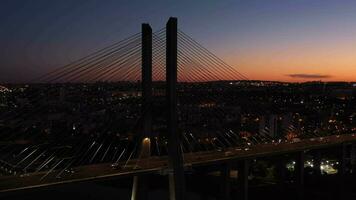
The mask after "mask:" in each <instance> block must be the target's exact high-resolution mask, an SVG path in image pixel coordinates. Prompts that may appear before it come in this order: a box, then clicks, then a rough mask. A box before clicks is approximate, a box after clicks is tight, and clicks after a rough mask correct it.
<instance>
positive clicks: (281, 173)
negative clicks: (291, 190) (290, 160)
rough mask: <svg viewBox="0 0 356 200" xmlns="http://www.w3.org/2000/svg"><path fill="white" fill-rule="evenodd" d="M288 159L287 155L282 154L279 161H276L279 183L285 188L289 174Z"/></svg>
mask: <svg viewBox="0 0 356 200" xmlns="http://www.w3.org/2000/svg"><path fill="white" fill-rule="evenodd" d="M286 165H287V160H286V158H285V157H283V156H281V157H278V160H277V163H276V173H277V176H278V185H279V187H280V188H282V189H283V188H284V186H285V182H286V176H287V168H286Z"/></svg>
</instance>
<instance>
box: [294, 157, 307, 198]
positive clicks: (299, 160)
mask: <svg viewBox="0 0 356 200" xmlns="http://www.w3.org/2000/svg"><path fill="white" fill-rule="evenodd" d="M304 161H305V152H304V151H300V152H298V153H297V156H296V163H295V169H294V171H295V178H296V187H297V190H298V195H299V199H304V192H305V191H304Z"/></svg>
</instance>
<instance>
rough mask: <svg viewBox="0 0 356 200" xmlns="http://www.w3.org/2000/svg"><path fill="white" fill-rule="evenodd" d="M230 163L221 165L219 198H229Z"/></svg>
mask: <svg viewBox="0 0 356 200" xmlns="http://www.w3.org/2000/svg"><path fill="white" fill-rule="evenodd" d="M230 172H231V165H230V163H225V164H223V165H222V166H221V170H220V181H221V195H220V196H221V199H224V200H230V199H231V197H230V196H231V181H230Z"/></svg>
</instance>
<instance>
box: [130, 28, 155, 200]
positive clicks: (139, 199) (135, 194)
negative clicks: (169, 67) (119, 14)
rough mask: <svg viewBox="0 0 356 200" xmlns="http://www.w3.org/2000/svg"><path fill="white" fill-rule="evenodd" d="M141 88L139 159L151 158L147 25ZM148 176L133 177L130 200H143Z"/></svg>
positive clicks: (150, 103) (150, 33)
mask: <svg viewBox="0 0 356 200" xmlns="http://www.w3.org/2000/svg"><path fill="white" fill-rule="evenodd" d="M141 29H142V31H141V40H142V41H141V44H142V47H141V59H142V60H141V63H142V70H141V76H142V77H141V80H142V82H141V84H142V85H141V87H142V100H143V102H142V111H141V114H142V119H143V120H142V122H143V124H142V132H141V135H139V137H138V138H139V141H141V144H140V145H141V146H140V149H139V151H140V155H139V156H140V158H147V157H149V156H151V139H150V136H151V135H152V28H151V26H150V25H149V24H142V27H141ZM147 176H148V175H141V176H139V177H138V176H135V177H134V180H133V186H132V194H131V200H145V199H147V194H148V188H147V187H148V177H147Z"/></svg>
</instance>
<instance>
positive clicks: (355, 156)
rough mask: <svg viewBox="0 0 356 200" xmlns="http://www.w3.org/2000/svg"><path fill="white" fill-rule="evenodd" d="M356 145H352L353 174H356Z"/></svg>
mask: <svg viewBox="0 0 356 200" xmlns="http://www.w3.org/2000/svg"><path fill="white" fill-rule="evenodd" d="M355 170H356V143H352V144H351V172H352V173H356V171H355Z"/></svg>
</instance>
